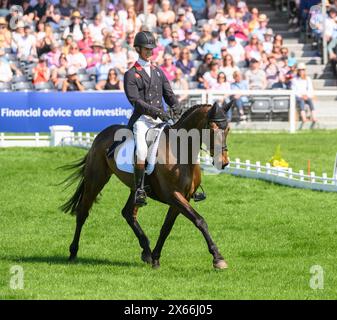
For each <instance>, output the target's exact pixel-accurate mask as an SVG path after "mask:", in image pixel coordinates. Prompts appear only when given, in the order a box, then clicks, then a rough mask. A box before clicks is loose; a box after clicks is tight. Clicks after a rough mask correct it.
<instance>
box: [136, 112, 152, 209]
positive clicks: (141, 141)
mask: <svg viewBox="0 0 337 320" xmlns="http://www.w3.org/2000/svg"><path fill="white" fill-rule="evenodd" d="M148 128H149V126H148V124H147V123H146V121H144V119H143V117H141V118H139V119H138V120H137V121H136V122H135V124H134V126H133V133H134V137H135V145H136V150H135V151H136V152H135V166H134V171H135V174H134V182H135V191H136V192H135V205H136V206H138V207H141V206H145V205H146V192H145V190H144V178H145V160H146V156H147V149H148V147H147V143H146V139H145V135H146V132H147V130H148Z"/></svg>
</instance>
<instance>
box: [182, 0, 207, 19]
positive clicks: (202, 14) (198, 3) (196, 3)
mask: <svg viewBox="0 0 337 320" xmlns="http://www.w3.org/2000/svg"><path fill="white" fill-rule="evenodd" d="M187 4H188V5H189V6H190V7H191V8H192V12H193V15H194V17H195V19H197V20H199V19H206V17H207V16H206V12H207V11H206V10H207V7H206V1H205V0H188V1H187Z"/></svg>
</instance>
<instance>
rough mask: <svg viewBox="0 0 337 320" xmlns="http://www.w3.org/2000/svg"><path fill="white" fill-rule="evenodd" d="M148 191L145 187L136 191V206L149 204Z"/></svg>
mask: <svg viewBox="0 0 337 320" xmlns="http://www.w3.org/2000/svg"><path fill="white" fill-rule="evenodd" d="M146 197H147V196H146V192H145V190H144V189H141V188H138V189H137V190H136V192H135V205H136V207H143V206H146V205H147V202H146Z"/></svg>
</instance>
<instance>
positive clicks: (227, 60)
mask: <svg viewBox="0 0 337 320" xmlns="http://www.w3.org/2000/svg"><path fill="white" fill-rule="evenodd" d="M220 71H221V72H223V73H224V74H225V76H226V79H227V81H228V82H229V83H232V82H233V81H234V78H233V74H234V72H235V71H239V68H238V67H237V66H236V65H235V64H234V60H233V57H232V55H230V54H228V53H227V54H226V55H225V57H224V58H223V60H222V66H221V67H220Z"/></svg>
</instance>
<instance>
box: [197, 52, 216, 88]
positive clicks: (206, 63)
mask: <svg viewBox="0 0 337 320" xmlns="http://www.w3.org/2000/svg"><path fill="white" fill-rule="evenodd" d="M212 60H213V56H212V55H211V54H210V53H208V54H206V55H205V56H204V59H203V63H202V64H201V65H200V66H199V68H198V70H197V74H196V79H197V81H198V82H199V87H200V88H202V89H204V88H205V85H204V82H205V80H204V74H205V73H206V72H207V71H209V70H210V69H211V62H212Z"/></svg>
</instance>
